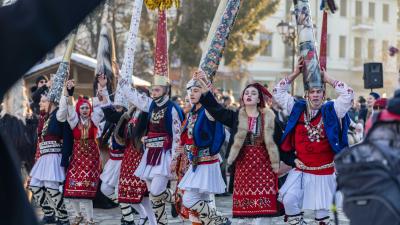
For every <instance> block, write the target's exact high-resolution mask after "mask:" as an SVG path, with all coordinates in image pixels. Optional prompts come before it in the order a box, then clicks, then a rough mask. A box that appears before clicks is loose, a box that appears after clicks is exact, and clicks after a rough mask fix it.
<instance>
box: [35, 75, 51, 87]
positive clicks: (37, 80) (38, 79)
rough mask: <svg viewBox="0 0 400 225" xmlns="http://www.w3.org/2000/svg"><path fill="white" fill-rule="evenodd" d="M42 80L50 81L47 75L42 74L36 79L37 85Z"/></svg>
mask: <svg viewBox="0 0 400 225" xmlns="http://www.w3.org/2000/svg"><path fill="white" fill-rule="evenodd" d="M41 80H45V81H48V79H47V77H46V76H44V75H40V76H38V77H37V78H36V80H35V83H36V86H37V85H38V83H39V82H40V81H41Z"/></svg>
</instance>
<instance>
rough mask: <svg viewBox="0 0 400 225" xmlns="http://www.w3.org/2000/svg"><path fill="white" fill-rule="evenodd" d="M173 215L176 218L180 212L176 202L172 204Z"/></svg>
mask: <svg viewBox="0 0 400 225" xmlns="http://www.w3.org/2000/svg"><path fill="white" fill-rule="evenodd" d="M171 215H172V217H174V218H176V217H178V216H179V214H178V212H177V211H176V207H175V204H171Z"/></svg>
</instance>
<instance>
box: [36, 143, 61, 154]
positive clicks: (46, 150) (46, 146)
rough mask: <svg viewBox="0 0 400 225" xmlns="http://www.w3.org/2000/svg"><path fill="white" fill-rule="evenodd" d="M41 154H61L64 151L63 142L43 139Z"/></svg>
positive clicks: (40, 145)
mask: <svg viewBox="0 0 400 225" xmlns="http://www.w3.org/2000/svg"><path fill="white" fill-rule="evenodd" d="M39 150H40V155H45V154H59V153H61V151H62V144H61V143H60V142H58V141H43V142H41V143H39Z"/></svg>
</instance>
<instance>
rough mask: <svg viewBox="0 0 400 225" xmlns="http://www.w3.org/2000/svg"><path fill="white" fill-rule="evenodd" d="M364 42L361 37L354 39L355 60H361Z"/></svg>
mask: <svg viewBox="0 0 400 225" xmlns="http://www.w3.org/2000/svg"><path fill="white" fill-rule="evenodd" d="M361 42H362V40H361V38H359V37H356V38H354V58H355V59H359V58H361V44H362V43H361Z"/></svg>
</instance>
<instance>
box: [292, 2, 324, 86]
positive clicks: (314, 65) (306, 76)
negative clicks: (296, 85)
mask: <svg viewBox="0 0 400 225" xmlns="http://www.w3.org/2000/svg"><path fill="white" fill-rule="evenodd" d="M293 4H294V10H295V15H296V22H297V33H298V47H299V54H300V56H302V57H303V58H304V65H305V66H304V67H303V83H304V90H305V91H308V90H310V89H311V88H321V89H323V88H324V85H323V81H322V77H321V70H320V65H319V60H318V55H317V50H316V46H315V34H314V27H313V22H312V18H311V10H310V2H309V0H293Z"/></svg>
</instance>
